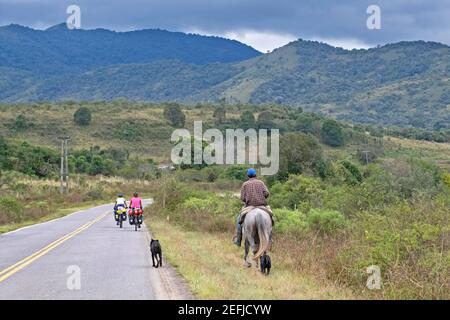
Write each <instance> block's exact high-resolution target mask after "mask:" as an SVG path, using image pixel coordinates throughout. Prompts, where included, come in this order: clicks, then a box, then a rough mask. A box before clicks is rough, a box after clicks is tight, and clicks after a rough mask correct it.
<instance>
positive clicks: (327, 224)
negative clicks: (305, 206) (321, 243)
mask: <svg viewBox="0 0 450 320" xmlns="http://www.w3.org/2000/svg"><path fill="white" fill-rule="evenodd" d="M306 221H307V223H308V227H309V228H310V229H311V230H314V231H318V232H320V233H324V234H331V233H333V232H335V231H337V230H339V229H343V228H345V226H346V219H345V217H344V215H343V214H342V213H340V212H339V211H334V210H325V209H311V210H310V211H309V213H308V216H307V218H306Z"/></svg>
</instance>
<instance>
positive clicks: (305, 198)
mask: <svg viewBox="0 0 450 320" xmlns="http://www.w3.org/2000/svg"><path fill="white" fill-rule="evenodd" d="M270 191H271V194H272V196H271V197H270V200H269V201H270V204H271V205H272V206H273V207H274V208H288V209H292V210H296V209H299V210H300V211H303V212H308V211H309V209H310V208H311V207H319V206H321V203H322V196H323V193H324V189H323V185H322V182H321V180H320V179H318V178H312V177H306V176H303V175H294V176H290V177H289V180H288V181H286V182H285V183H281V182H277V183H276V184H274V185H273V186H272V187H271V190H270Z"/></svg>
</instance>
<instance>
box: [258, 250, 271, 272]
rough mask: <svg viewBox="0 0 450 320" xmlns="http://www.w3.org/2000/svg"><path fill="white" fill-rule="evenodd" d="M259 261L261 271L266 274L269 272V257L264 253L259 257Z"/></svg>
mask: <svg viewBox="0 0 450 320" xmlns="http://www.w3.org/2000/svg"><path fill="white" fill-rule="evenodd" d="M260 261H261V272H262V273H263V274H265V275H266V276H268V275H269V273H270V268H272V262H271V261H270V257H269V256H268V255H267V254H264V255H262V256H261V258H260Z"/></svg>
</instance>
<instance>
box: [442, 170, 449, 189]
mask: <svg viewBox="0 0 450 320" xmlns="http://www.w3.org/2000/svg"><path fill="white" fill-rule="evenodd" d="M442 182H444V184H445V185H446V186H447V187H449V188H450V173H444V174H443V175H442Z"/></svg>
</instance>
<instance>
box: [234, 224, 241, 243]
mask: <svg viewBox="0 0 450 320" xmlns="http://www.w3.org/2000/svg"><path fill="white" fill-rule="evenodd" d="M233 243H234V244H235V245H237V246H238V247H240V246H241V243H242V226H241V224H240V223H238V224H237V226H236V235H235V236H234V237H233Z"/></svg>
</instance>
